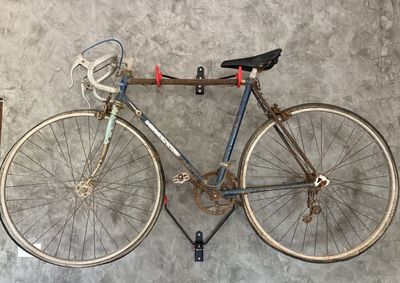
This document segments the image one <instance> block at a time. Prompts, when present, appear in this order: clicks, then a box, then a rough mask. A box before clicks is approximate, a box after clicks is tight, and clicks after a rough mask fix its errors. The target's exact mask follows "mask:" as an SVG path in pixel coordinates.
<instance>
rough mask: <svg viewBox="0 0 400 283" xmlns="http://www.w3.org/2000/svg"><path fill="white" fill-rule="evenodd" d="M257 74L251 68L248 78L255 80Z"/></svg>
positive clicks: (254, 69) (255, 70)
mask: <svg viewBox="0 0 400 283" xmlns="http://www.w3.org/2000/svg"><path fill="white" fill-rule="evenodd" d="M257 74H258V70H257V68H253V69H252V70H251V72H250V75H249V77H250V78H251V79H255V78H257Z"/></svg>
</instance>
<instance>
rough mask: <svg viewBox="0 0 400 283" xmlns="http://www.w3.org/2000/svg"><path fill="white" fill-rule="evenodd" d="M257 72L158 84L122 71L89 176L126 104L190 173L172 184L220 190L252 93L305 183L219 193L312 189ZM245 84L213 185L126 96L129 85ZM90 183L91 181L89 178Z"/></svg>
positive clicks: (308, 170) (306, 167) (306, 166)
mask: <svg viewBox="0 0 400 283" xmlns="http://www.w3.org/2000/svg"><path fill="white" fill-rule="evenodd" d="M256 75H257V69H256V68H254V69H253V71H252V73H251V74H250V76H249V77H248V78H246V79H243V80H240V81H238V80H239V79H201V80H200V79H162V80H161V81H157V79H148V78H134V77H133V76H132V74H131V72H130V71H129V70H124V71H122V78H121V81H120V84H119V92H118V94H117V96H116V97H115V100H114V103H113V104H112V109H111V112H110V118H109V121H108V124H107V130H106V134H105V137H104V142H103V150H102V153H101V157H100V160H99V161H98V163H97V166H96V168H95V170H94V171H93V172H92V174H91V176H92V177H93V176H94V175H95V174H96V172H97V171H98V169H99V168H100V167H101V165H102V163H103V161H104V159H105V156H106V154H107V150H108V147H109V143H110V141H111V138H112V134H113V129H114V126H115V123H116V117H117V114H118V112H119V111H120V110H121V109H122V108H123V106H124V105H125V106H126V107H128V108H129V109H130V110H131V111H132V112H133V113H134V114H135V116H136V118H138V120H140V121H141V122H142V123H143V124H144V125H145V126H146V127H147V128H148V129H149V130H150V131H151V132H152V133H153V134H154V135H155V136H156V137H157V138H158V139H159V140H160V141H161V142H162V143H163V144H164V145H165V146H166V147H167V148H168V150H169V151H170V152H171V153H172V154H173V155H174V156H175V157H176V158H177V159H178V160H179V161H180V162H181V163H182V164H183V165H184V166H185V168H186V169H187V170H188V171H189V173H190V174H191V175H192V176H193V178H194V179H192V177H190V176H189V175H187V174H186V173H180V174H178V175H177V176H176V177H175V178H174V182H175V183H183V182H185V181H189V180H190V182H192V183H197V184H200V185H202V186H203V187H206V188H209V189H210V188H217V189H218V188H219V186H220V185H221V184H222V183H223V181H224V178H225V175H226V173H227V172H228V167H229V166H230V163H231V161H230V158H231V154H232V151H233V148H234V146H235V142H236V138H237V135H238V133H239V129H240V126H241V123H242V120H243V117H244V113H245V111H246V107H247V104H248V101H249V98H250V95H251V93H253V94H254V96H255V98H256V99H257V102H258V105H259V106H260V107H261V108H262V110H263V111H264V113H265V114H266V115H267V117H268V118H271V119H273V120H275V122H276V125H275V126H274V128H275V130H276V131H277V132H278V134H279V136H280V137H281V138H282V140H283V142H284V143H285V144H286V146H287V147H288V150H289V151H290V152H291V154H292V155H293V157H294V159H295V160H296V162H297V163H298V164H299V166H300V168H301V169H302V170H303V172H304V174H305V180H304V182H297V183H291V184H287V183H285V184H274V185H268V186H254V187H246V188H235V189H227V190H224V191H221V194H222V195H223V196H224V197H233V196H236V195H238V194H244V193H256V192H262V191H265V190H285V189H296V188H299V189H300V188H304V187H309V188H310V189H312V188H315V187H316V185H315V182H314V180H315V178H316V170H315V168H314V167H313V165H312V164H311V162H310V161H309V160H308V158H307V157H306V155H305V154H304V152H303V151H302V149H301V148H300V146H299V145H298V144H297V142H296V141H295V139H294V138H293V137H292V136H291V135H290V133H289V131H288V130H287V129H286V128H285V126H284V125H283V124H282V122H283V121H285V120H286V119H288V118H289V115H288V114H287V113H286V112H283V111H281V110H280V109H279V108H278V107H277V105H276V104H273V105H272V106H270V105H269V104H268V103H267V101H266V100H265V99H264V98H263V96H262V93H261V91H260V83H259V80H258V79H257V77H256ZM160 83H161V84H163V85H194V86H196V85H230V86H232V85H238V86H240V85H244V86H245V89H244V92H243V95H242V99H241V102H240V106H239V109H238V111H237V114H236V118H235V121H234V124H233V126H232V129H231V133H230V136H229V139H228V142H227V145H226V148H225V152H224V155H223V159H222V161H221V163H220V166H219V168H218V171H217V172H218V173H217V177H216V180H215V182H214V184H213V185H209V184H206V182H205V180H204V177H203V176H202V175H201V173H200V172H199V170H197V169H196V167H195V166H194V165H193V164H192V163H191V162H190V161H189V159H188V158H187V157H186V156H185V155H184V154H183V153H182V152H181V151H180V150H179V149H178V148H177V147H176V146H175V145H174V144H173V143H172V142H171V141H170V140H169V139H168V138H167V137H166V136H165V135H164V134H163V133H162V131H161V130H160V129H159V128H157V126H155V125H154V124H153V123H152V122H151V120H150V119H149V118H148V117H147V116H146V115H145V114H144V113H143V111H142V110H141V109H140V108H139V107H138V106H137V105H136V104H134V103H133V102H132V100H131V99H129V97H128V96H127V95H126V90H127V88H128V85H159V84H160ZM92 177H90V178H89V180H91V178H92Z"/></svg>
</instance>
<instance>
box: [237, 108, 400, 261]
mask: <svg viewBox="0 0 400 283" xmlns="http://www.w3.org/2000/svg"><path fill="white" fill-rule="evenodd" d="M286 111H287V112H288V113H290V115H291V117H290V118H289V119H288V120H286V121H284V122H283V125H284V127H285V128H286V129H287V130H288V132H289V133H290V135H291V136H292V137H293V138H294V139H295V140H296V142H297V144H298V145H299V147H300V148H301V149H302V151H303V152H304V153H305V155H306V157H307V158H308V159H309V160H310V162H311V163H312V165H313V167H314V168H315V169H316V170H317V176H319V175H323V176H324V177H326V178H327V179H328V180H329V183H325V184H327V185H326V186H323V187H321V189H318V190H317V189H310V188H309V187H304V188H296V189H285V190H269V191H264V192H258V193H252V194H245V195H243V203H244V209H245V213H246V215H247V217H248V220H249V221H250V223H251V225H252V226H253V228H254V230H255V231H256V232H257V234H258V235H259V236H260V237H261V238H262V239H263V240H264V241H265V242H266V243H267V244H269V245H270V246H272V247H273V248H275V249H277V250H279V251H281V252H284V253H285V254H287V255H290V256H293V257H296V258H299V259H302V260H306V261H311V262H333V261H341V260H346V259H349V258H352V257H354V256H356V255H358V254H360V253H362V252H364V251H365V250H367V249H368V248H369V247H371V246H372V245H373V244H374V243H375V242H376V241H377V240H378V239H379V238H380V237H381V236H382V234H383V233H384V232H385V231H386V229H387V227H388V226H389V224H390V222H391V220H392V218H393V216H394V213H395V210H396V206H397V199H398V176H397V171H396V166H395V162H394V159H393V156H392V154H391V151H390V149H389V147H388V145H387V143H386V141H385V140H384V138H383V137H382V136H381V135H380V134H379V132H378V131H377V130H376V129H375V128H374V127H373V126H372V125H370V124H369V123H368V122H367V121H366V120H365V119H363V118H361V117H360V116H358V115H356V114H355V113H353V112H351V111H349V110H346V109H343V108H340V107H336V106H332V105H326V104H304V105H299V106H294V107H292V108H289V109H287V110H286ZM274 126H276V123H275V122H274V121H273V120H268V121H267V122H266V123H264V124H263V125H261V126H260V127H259V128H258V130H257V131H256V132H255V133H254V134H253V136H252V137H251V138H250V140H249V141H248V143H247V145H246V147H245V150H244V152H243V155H242V158H241V163H240V185H241V187H242V188H246V187H256V186H264V185H274V184H279V185H281V184H290V183H300V182H305V181H306V180H307V179H308V178H309V177H307V176H306V174H305V173H304V172H303V170H302V169H301V167H300V166H299V164H298V163H297V161H296V160H295V159H294V158H293V155H292V154H291V150H290V149H289V148H288V146H287V145H286V143H285V142H284V141H283V140H282V138H281V137H280V136H279V134H278V133H277V131H276V129H275V127H274Z"/></svg>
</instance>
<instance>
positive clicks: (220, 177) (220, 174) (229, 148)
mask: <svg viewBox="0 0 400 283" xmlns="http://www.w3.org/2000/svg"><path fill="white" fill-rule="evenodd" d="M250 94H251V82H250V80H249V79H247V80H246V88H245V89H244V92H243V96H242V101H241V102H240V106H239V110H238V112H237V114H236V119H235V123H234V124H233V127H232V131H231V135H230V136H229V140H228V144H227V145H226V149H225V153H224V158H223V160H222V162H221V167H220V168H219V169H218V175H217V178H216V179H215V185H218V184H220V183H221V182H222V180H223V179H224V177H225V173H226V170H227V168H228V162H229V160H230V158H231V155H232V151H233V147H234V146H235V142H236V138H237V135H238V133H239V129H240V125H241V123H242V120H243V116H244V113H245V111H246V106H247V103H248V102H249V97H250Z"/></svg>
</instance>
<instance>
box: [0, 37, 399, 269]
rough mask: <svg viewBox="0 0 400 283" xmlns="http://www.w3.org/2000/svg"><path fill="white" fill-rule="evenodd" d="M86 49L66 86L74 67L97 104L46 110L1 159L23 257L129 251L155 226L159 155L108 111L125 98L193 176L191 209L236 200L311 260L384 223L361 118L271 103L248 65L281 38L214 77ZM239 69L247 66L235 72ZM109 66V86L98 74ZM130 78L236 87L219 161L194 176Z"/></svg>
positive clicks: (92, 257)
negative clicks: (144, 66)
mask: <svg viewBox="0 0 400 283" xmlns="http://www.w3.org/2000/svg"><path fill="white" fill-rule="evenodd" d="M108 41H115V42H116V40H108ZM108 41H104V42H108ZM104 42H100V43H104ZM100 43H98V44H100ZM117 43H118V42H117ZM98 44H96V45H94V46H97V45H98ZM94 46H92V47H90V48H93V47H94ZM120 46H121V49H122V45H120ZM90 48H89V49H90ZM87 50H88V49H87ZM87 50H85V51H84V52H82V54H80V55H79V56H78V57H77V60H76V61H75V63H74V65H73V67H72V69H71V79H72V83H73V70H74V69H75V68H76V67H78V66H82V67H84V68H85V69H86V70H87V77H86V78H84V80H83V81H82V83H81V85H82V91H83V94H84V93H85V90H87V89H90V90H91V91H92V93H93V95H94V96H95V97H96V98H97V99H98V100H100V101H101V102H103V103H104V109H103V110H90V109H89V110H74V111H69V112H65V113H61V114H58V115H56V116H53V117H51V118H49V119H47V120H44V121H43V122H41V123H39V124H38V125H36V126H35V127H33V128H32V129H31V130H29V131H28V132H27V133H26V134H25V135H24V136H22V137H21V138H20V139H19V140H18V141H17V142H16V144H15V145H14V146H13V147H12V148H11V149H10V151H9V152H8V154H7V156H6V158H5V159H4V162H3V165H2V171H1V188H0V202H1V220H2V222H3V225H4V227H5V229H6V231H7V232H8V233H9V235H10V236H11V238H12V239H13V240H14V241H15V242H16V243H17V244H18V245H19V246H20V247H21V248H23V249H24V250H26V251H27V252H29V253H31V254H32V255H34V256H36V257H38V258H40V259H42V260H44V261H47V262H50V263H53V264H56V265H61V266H68V267H88V266H95V265H99V264H104V263H108V262H111V261H113V260H116V259H119V258H121V257H122V256H124V255H126V254H127V253H129V252H130V251H132V250H133V249H134V248H135V247H137V246H138V245H139V244H140V242H141V241H142V240H143V239H144V238H145V237H146V236H147V235H148V233H149V232H150V230H151V229H152V227H153V226H154V224H155V222H156V220H157V217H158V215H159V214H160V211H161V209H162V204H163V200H164V201H165V200H166V199H164V183H165V180H164V174H163V169H162V165H161V160H160V158H159V155H158V153H157V152H156V149H155V148H154V146H153V145H152V144H151V143H150V141H149V140H148V139H147V138H146V136H145V135H144V134H142V133H141V132H140V131H139V130H138V129H136V128H135V127H134V126H133V125H132V124H131V123H130V122H128V121H126V120H124V119H122V118H120V117H118V113H119V112H120V111H121V110H122V108H124V107H125V108H128V109H129V110H131V111H132V112H133V113H134V115H135V117H136V120H137V121H140V122H141V123H143V125H144V126H145V127H146V128H147V129H148V130H150V132H152V133H153V134H154V135H155V137H157V138H158V139H159V140H160V141H161V142H162V143H163V144H164V145H165V146H166V147H167V149H168V150H169V151H170V152H171V153H172V154H173V155H174V156H175V157H176V158H177V159H178V160H179V161H180V162H181V163H182V164H183V165H184V166H185V168H186V169H187V172H182V173H179V174H177V175H176V176H175V177H174V182H175V183H178V184H179V183H185V182H189V183H191V184H192V185H193V189H194V190H195V192H196V193H197V197H198V200H199V203H198V206H200V208H202V210H203V211H205V212H207V213H209V214H217V215H222V214H225V213H226V212H227V211H229V210H230V209H232V208H234V207H235V204H236V202H237V201H238V200H240V199H241V201H242V205H243V208H244V211H245V214H246V216H247V218H248V220H249V222H250V224H251V225H252V227H253V228H254V230H255V232H256V233H257V234H258V236H260V238H261V239H262V240H263V241H264V242H266V243H267V244H269V245H270V246H272V247H273V248H275V249H277V250H278V251H281V252H283V253H285V254H287V255H289V256H292V257H295V258H298V259H301V260H305V261H310V262H320V263H328V262H335V261H342V260H347V259H350V258H352V257H354V256H357V255H359V254H361V253H362V252H364V251H366V250H367V249H368V248H369V247H371V246H372V245H373V244H374V243H375V242H376V241H377V240H378V239H379V238H380V237H381V236H382V235H383V233H384V232H385V231H386V229H387V228H388V226H389V224H390V222H391V220H392V218H393V216H394V213H395V210H396V206H397V200H398V175H397V170H396V165H395V162H394V159H393V156H392V153H391V151H390V148H389V146H388V145H387V143H386V141H385V140H384V138H383V137H382V135H381V134H380V133H379V132H378V131H377V130H376V129H375V128H374V127H373V126H372V125H371V124H370V123H369V122H368V121H367V120H365V119H364V118H362V117H360V116H358V115H357V114H355V113H353V112H351V111H349V110H346V109H344V108H341V107H338V106H333V105H328V104H320V103H312V104H302V105H297V106H293V107H290V108H288V109H285V110H281V109H280V108H279V107H278V106H277V105H276V104H269V103H268V102H267V100H266V99H265V98H264V96H263V94H262V92H261V86H260V82H259V80H258V78H257V76H258V75H259V74H260V73H262V72H263V71H266V70H269V69H271V68H272V67H273V66H274V65H275V64H277V63H278V58H279V56H280V55H281V52H282V50H281V49H275V50H272V51H270V52H267V53H263V54H261V55H257V56H253V57H247V58H241V59H236V60H229V61H224V62H223V63H222V65H221V66H222V67H224V68H232V69H237V70H238V72H237V73H236V75H233V76H227V77H224V78H220V79H177V78H174V77H171V76H166V75H162V73H161V72H160V70H159V68H156V77H155V78H144V79H143V78H135V77H134V76H133V75H132V67H133V61H132V60H131V59H128V60H123V49H122V54H121V56H120V58H119V59H118V56H117V55H116V54H115V53H112V54H108V55H105V56H102V57H100V58H98V59H96V60H94V61H93V62H91V61H89V60H87V59H85V58H84V57H83V54H84V53H85V52H86V51H87ZM104 71H105V73H104V74H103V75H101V76H100V77H97V78H96V76H95V74H96V73H97V72H104ZM242 71H247V72H250V73H249V75H248V76H247V77H245V78H244V77H243V75H242ZM113 74H116V77H118V78H120V80H119V86H118V87H115V86H113V85H110V84H105V83H102V82H104V81H105V80H106V79H107V78H109V77H111V76H112V75H113ZM128 85H158V86H161V85H194V86H204V85H231V86H235V85H236V86H238V87H242V86H244V91H243V96H242V99H241V103H240V106H239V109H238V112H237V115H236V118H235V121H234V124H233V126H232V130H231V134H230V136H229V139H228V143H227V146H226V150H225V152H224V155H223V159H222V162H221V164H220V165H219V167H218V169H217V171H212V172H210V173H207V174H201V173H200V172H199V171H198V170H197V169H196V167H195V166H194V165H193V164H192V163H191V162H190V161H189V159H188V158H186V157H185V155H184V154H183V153H182V152H181V151H180V150H179V149H178V148H177V147H176V146H175V145H173V143H172V142H171V141H170V140H169V139H168V138H167V137H165V135H164V134H163V133H162V131H161V130H160V129H158V128H157V127H156V126H155V125H154V124H153V123H152V122H151V121H150V119H149V118H148V117H147V116H146V115H145V114H144V113H143V112H142V110H141V109H140V108H139V107H138V106H137V105H135V104H134V102H133V101H132V100H131V99H130V98H128V96H127V95H126V90H127V87H128ZM99 91H104V92H106V93H109V95H108V97H103V96H102V95H100V94H99ZM251 94H253V95H254V97H255V99H256V100H257V103H258V106H259V107H260V108H261V110H262V111H263V112H264V113H265V115H266V118H267V119H266V121H265V122H264V123H263V124H262V125H261V126H260V127H259V128H258V129H257V130H256V131H255V132H254V134H253V135H252V136H251V137H250V138H249V140H248V142H247V144H246V146H245V148H244V150H243V153H242V156H241V159H240V163H239V168H238V177H236V176H235V175H234V174H233V173H232V172H231V171H230V170H229V167H230V166H231V161H230V157H231V153H232V150H233V147H234V145H235V141H236V138H237V135H238V132H239V129H240V126H241V122H242V119H243V116H244V113H245V110H246V106H247V103H248V100H249V97H250V95H251ZM127 172H128V174H127ZM200 200H201V202H200ZM203 201H207V202H208V205H206V204H204V203H203ZM39 244H40V245H39Z"/></svg>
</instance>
